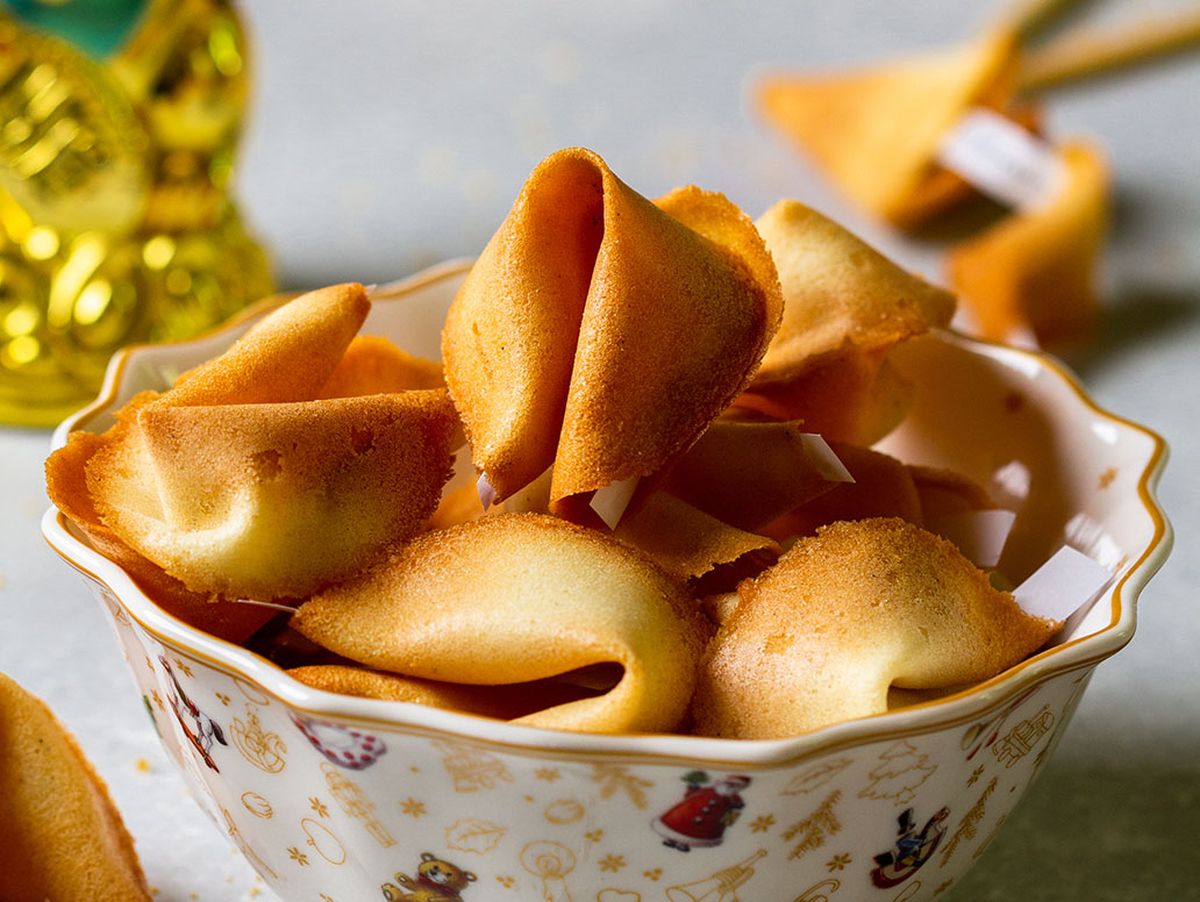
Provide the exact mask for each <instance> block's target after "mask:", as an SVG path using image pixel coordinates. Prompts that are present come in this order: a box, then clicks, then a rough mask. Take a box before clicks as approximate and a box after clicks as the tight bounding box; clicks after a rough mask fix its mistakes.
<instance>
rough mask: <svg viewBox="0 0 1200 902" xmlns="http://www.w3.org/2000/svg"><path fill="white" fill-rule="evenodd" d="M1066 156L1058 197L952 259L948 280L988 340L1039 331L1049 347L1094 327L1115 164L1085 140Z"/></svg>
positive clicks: (1070, 146)
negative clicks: (1110, 165) (1110, 171)
mask: <svg viewBox="0 0 1200 902" xmlns="http://www.w3.org/2000/svg"><path fill="white" fill-rule="evenodd" d="M1059 159H1060V160H1061V162H1062V164H1063V166H1062V168H1063V173H1064V180H1063V184H1062V185H1061V187H1060V188H1059V190H1058V191H1057V193H1056V194H1055V195H1054V196H1052V197H1051V198H1049V199H1048V200H1047V201H1046V202H1045V203H1044V204H1043V205H1041V206H1038V207H1034V208H1032V209H1029V210H1024V211H1021V212H1018V213H1015V214H1013V215H1012V216H1011V217H1009V218H1007V219H1005V220H1003V221H1002V222H1000V223H999V224H997V225H995V226H993V227H992V228H991V229H990V230H988V231H987V232H985V233H984V234H982V235H980V236H979V237H978V238H974V239H971V240H970V241H967V242H964V243H963V244H960V245H958V246H957V247H955V248H953V249H952V250H951V251H950V254H949V255H948V257H947V260H946V274H947V278H948V279H949V281H950V284H951V286H952V287H953V288H954V290H955V291H956V292H958V294H959V295H960V296H961V297H962V299H963V300H964V301H965V302H966V305H967V308H968V309H969V310H970V311H971V313H972V314H973V316H974V319H975V321H976V323H977V326H978V331H979V334H980V335H982V336H983V337H984V338H989V339H992V340H993V341H1011V340H1012V339H1013V338H1014V336H1020V335H1027V334H1028V333H1029V332H1030V331H1032V333H1033V334H1034V335H1035V336H1036V337H1037V339H1038V341H1039V342H1041V343H1043V344H1045V343H1052V342H1057V341H1065V340H1070V339H1078V338H1082V337H1084V336H1086V334H1087V333H1088V332H1089V331H1090V330H1091V328H1092V327H1093V325H1094V322H1095V318H1096V311H1097V309H1098V306H1099V305H1098V301H1097V294H1096V277H1097V269H1098V268H1099V259H1100V253H1101V250H1102V247H1103V243H1104V236H1105V233H1106V231H1107V227H1108V221H1109V218H1110V214H1109V178H1108V167H1107V166H1106V165H1105V162H1104V158H1103V156H1102V155H1101V153H1100V152H1099V150H1097V149H1096V148H1095V147H1094V146H1092V145H1089V144H1083V143H1074V144H1068V145H1066V146H1064V147H1063V148H1062V150H1061V151H1060V152H1059Z"/></svg>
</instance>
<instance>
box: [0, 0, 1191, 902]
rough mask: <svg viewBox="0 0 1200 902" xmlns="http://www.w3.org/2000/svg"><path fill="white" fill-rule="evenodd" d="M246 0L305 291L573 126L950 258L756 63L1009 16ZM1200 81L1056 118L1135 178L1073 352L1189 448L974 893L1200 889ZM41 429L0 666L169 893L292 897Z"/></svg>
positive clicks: (1126, 188)
mask: <svg viewBox="0 0 1200 902" xmlns="http://www.w3.org/2000/svg"><path fill="white" fill-rule="evenodd" d="M1188 5H1194V4H1184V3H1169V2H1144V0H1143V2H1133V0H1127V2H1116V0H1113V2H1108V3H1095V4H1092V5H1091V9H1090V10H1089V11H1088V15H1087V20H1088V21H1090V22H1103V23H1112V22H1119V21H1121V20H1122V19H1123V18H1128V17H1135V16H1139V15H1142V14H1144V13H1145V12H1146V11H1148V10H1150V9H1182V8H1184V7H1185V6H1188ZM243 6H245V7H247V9H246V13H247V18H248V21H249V24H250V27H251V28H252V30H253V32H254V38H255V47H256V51H257V53H256V57H255V65H256V69H257V77H258V85H257V97H256V102H255V109H254V118H253V121H252V123H251V125H250V127H249V129H248V132H247V135H246V140H245V143H244V152H243V155H242V161H241V166H240V176H239V181H240V185H241V189H240V194H241V197H242V201H243V208H244V211H245V213H246V216H247V218H248V219H249V220H250V222H251V223H252V224H253V226H254V227H255V228H257V230H258V231H259V232H260V234H261V235H263V236H264V237H265V238H266V239H267V241H268V242H269V243H270V244H271V245H272V246H273V248H274V250H275V255H276V260H277V264H278V269H279V273H280V276H281V279H282V281H283V282H284V283H285V284H288V285H290V286H295V287H304V286H311V285H317V284H320V283H328V282H332V281H336V280H342V279H358V280H361V281H364V282H371V281H382V280H386V279H391V278H395V277H398V276H401V275H404V274H406V273H409V272H412V271H414V270H416V269H418V268H420V267H422V266H424V265H427V264H429V263H431V262H434V261H436V260H439V259H442V258H445V257H451V256H458V255H465V254H471V253H474V252H476V251H477V250H478V249H479V248H480V247H481V246H482V244H483V242H484V241H485V240H486V239H487V237H488V235H489V234H490V233H491V231H492V230H493V229H494V228H495V226H496V225H497V224H498V222H499V220H500V219H501V218H502V217H503V215H504V213H505V212H506V210H507V208H508V206H509V204H510V203H511V201H512V198H513V197H514V196H515V194H516V192H517V190H518V189H519V186H520V184H521V182H522V181H523V179H524V178H525V176H526V175H527V174H528V172H529V170H530V169H531V168H532V167H533V166H534V165H535V164H536V163H537V161H538V160H539V159H541V158H542V157H543V156H544V155H546V154H547V153H549V152H550V151H552V150H554V149H557V148H558V147H561V146H565V145H570V144H585V145H587V146H590V147H592V148H593V149H595V150H597V151H598V152H600V153H601V154H602V155H604V156H605V157H606V158H607V160H608V161H609V163H610V164H611V165H612V167H613V169H614V170H615V171H616V172H617V173H618V174H619V175H620V176H621V177H622V178H623V179H624V180H625V181H627V182H628V183H629V184H631V185H632V186H634V187H635V188H637V189H638V190H640V191H642V192H643V193H645V194H648V195H654V194H657V193H660V192H662V191H665V190H667V189H669V188H670V187H672V186H674V185H677V184H682V183H686V182H695V183H697V184H700V185H702V186H704V187H706V188H712V189H716V190H721V191H724V192H725V193H726V194H728V195H729V196H730V198H732V199H733V200H734V201H735V202H737V203H738V204H740V205H742V206H743V207H744V208H745V209H747V210H748V211H749V212H750V213H751V214H754V215H757V213H759V212H761V211H762V210H763V209H764V208H765V207H766V206H767V205H768V204H770V203H771V202H772V201H774V200H775V199H777V198H778V197H780V196H784V195H792V196H796V197H800V198H802V199H804V200H806V201H808V202H809V203H812V204H814V205H815V206H817V207H819V208H821V209H823V210H825V211H827V212H829V213H831V214H832V215H834V216H835V217H836V218H838V219H840V220H842V221H843V222H845V223H846V224H847V225H849V226H850V227H851V228H853V229H855V230H856V231H859V232H860V233H862V234H864V235H865V236H867V237H868V238H869V239H870V240H871V241H873V242H875V243H876V244H878V245H879V246H881V247H882V248H884V249H886V250H887V251H888V252H890V253H892V254H893V255H894V256H896V257H897V258H898V259H900V260H901V261H903V262H905V263H906V264H908V265H909V266H911V267H913V268H916V269H919V270H921V271H923V272H925V273H926V274H927V275H929V276H931V277H935V278H936V277H937V275H938V268H937V259H938V252H937V249H936V248H935V247H931V246H927V245H920V244H914V243H911V242H905V241H903V240H901V239H900V238H898V237H897V236H896V235H894V234H891V233H888V232H886V231H884V230H882V229H880V228H879V227H877V226H876V225H874V224H872V223H869V222H866V221H864V220H863V219H862V218H861V217H859V216H857V215H855V214H854V213H853V211H851V210H849V209H848V208H846V207H845V206H844V205H843V204H842V203H841V202H840V201H839V200H838V198H837V197H836V196H834V195H833V194H832V193H831V192H830V191H829V190H828V189H827V188H826V187H825V186H823V185H822V184H821V183H820V182H819V180H818V178H817V176H816V175H815V174H814V172H813V171H812V170H811V169H810V168H809V167H808V166H807V164H806V163H805V162H804V161H803V160H802V159H800V158H798V157H797V156H795V155H794V154H793V153H792V152H791V151H790V150H789V149H788V148H787V147H786V146H784V144H783V143H782V142H781V141H780V140H778V139H777V138H776V137H775V136H773V135H772V134H769V133H768V132H767V131H766V130H765V129H764V128H763V127H762V126H761V125H760V124H759V123H758V122H757V121H756V120H755V119H754V117H753V115H752V114H751V113H750V112H749V111H748V108H747V84H748V82H747V79H748V77H749V76H750V74H751V73H754V72H756V71H760V70H762V69H763V68H765V67H768V66H776V67H781V68H786V67H792V68H816V67H821V66H827V65H835V64H851V63H856V62H865V61H870V60H876V59H881V58H884V57H887V56H894V55H896V54H899V53H902V52H915V51H920V50H922V49H926V48H934V47H938V46H941V45H945V44H947V43H950V42H953V41H955V40H957V39H960V38H962V37H964V36H967V35H969V34H971V33H973V32H974V31H976V30H977V29H979V28H981V27H983V26H984V25H986V23H987V22H989V21H990V20H991V19H992V18H994V17H995V16H996V15H998V13H999V12H1000V11H1001V10H1002V8H1003V7H1002V4H1000V3H999V2H996V0H989V2H986V3H983V2H980V3H964V2H954V0H837V2H834V0H827V2H816V0H803V2H802V0H795V2H782V0H770V2H759V3H736V2H732V0H724V2H718V0H712V2H691V3H688V2H684V0H609V2H606V3H603V4H578V3H576V4H569V3H563V2H558V3H555V2H551V0H535V2H524V3H519V4H517V3H496V2H478V0H473V2H460V3H437V4H429V3H415V2H407V0H406V2H400V0H393V2H388V0H343V2H339V3H316V2H311V0H310V2H306V3H299V2H296V0H255V2H254V4H253V5H252V6H251V4H249V3H243ZM1198 97H1200V54H1198V55H1195V56H1193V57H1191V58H1187V59H1182V60H1176V61H1173V62H1170V63H1166V64H1163V65H1160V66H1155V67H1153V68H1147V69H1144V70H1140V71H1138V72H1136V73H1132V74H1129V75H1126V76H1122V77H1119V78H1113V79H1108V80H1104V81H1100V82H1095V83H1092V84H1089V85H1085V86H1081V87H1078V88H1073V89H1068V90H1062V91H1060V92H1057V93H1055V94H1053V95H1052V96H1051V97H1050V98H1049V102H1048V124H1049V128H1050V130H1051V132H1052V133H1053V134H1054V135H1056V136H1059V137H1065V136H1070V135H1076V134H1086V135H1090V136H1092V137H1094V138H1095V139H1096V140H1098V141H1099V142H1100V143H1101V144H1102V145H1103V146H1104V147H1105V149H1106V150H1107V152H1108V154H1109V156H1110V160H1111V163H1112V167H1113V170H1114V173H1115V179H1116V185H1117V208H1118V218H1117V222H1116V227H1115V230H1114V234H1113V236H1112V242H1111V248H1110V253H1109V255H1108V260H1107V264H1106V272H1105V284H1106V304H1107V307H1108V309H1107V310H1106V316H1107V319H1106V326H1105V329H1104V333H1103V335H1102V337H1101V340H1100V342H1099V343H1098V344H1097V345H1096V346H1094V347H1093V348H1091V349H1089V350H1088V351H1087V352H1086V353H1076V354H1074V355H1072V356H1071V357H1070V362H1071V363H1072V364H1073V365H1075V367H1076V368H1077V369H1078V371H1079V372H1080V374H1081V376H1082V377H1083V378H1084V380H1085V382H1086V383H1087V385H1088V386H1089V388H1090V390H1091V391H1092V393H1093V394H1094V396H1095V397H1096V398H1097V400H1098V401H1099V402H1100V403H1101V404H1102V405H1104V406H1106V407H1109V408H1111V409H1113V410H1115V411H1117V412H1119V413H1122V414H1125V415H1127V416H1130V417H1132V418H1134V419H1137V420H1139V421H1141V422H1143V423H1145V424H1147V425H1148V426H1150V427H1152V428H1154V429H1156V430H1158V431H1159V432H1161V433H1162V434H1163V435H1165V437H1166V438H1167V440H1168V441H1169V443H1170V444H1171V446H1172V461H1171V463H1170V464H1169V466H1168V470H1167V474H1166V477H1165V479H1164V480H1163V483H1162V487H1161V497H1162V500H1163V503H1164V505H1165V506H1166V508H1167V511H1168V513H1169V515H1170V516H1171V518H1172V519H1173V521H1174V523H1175V526H1176V529H1177V531H1178V540H1177V546H1176V551H1175V553H1174V555H1173V557H1172V559H1171V560H1170V561H1169V563H1168V564H1167V567H1166V568H1165V569H1164V571H1163V572H1162V573H1161V574H1160V575H1159V576H1158V577H1157V578H1156V579H1155V580H1154V582H1153V583H1151V585H1150V587H1149V589H1148V590H1147V592H1146V593H1145V594H1144V596H1143V599H1142V605H1141V623H1140V626H1139V629H1138V634H1137V635H1136V637H1135V638H1134V641H1133V642H1132V644H1131V645H1130V646H1129V647H1128V648H1127V649H1125V650H1124V651H1122V652H1121V653H1120V654H1119V655H1118V656H1117V657H1115V658H1114V659H1113V660H1111V661H1109V662H1106V663H1105V664H1104V665H1103V666H1101V667H1100V669H1099V670H1098V671H1097V673H1096V676H1095V678H1094V679H1093V681H1092V684H1091V687H1090V688H1089V690H1088V692H1087V694H1086V695H1085V696H1084V699H1083V702H1082V705H1081V707H1080V709H1079V712H1078V714H1077V715H1076V718H1075V720H1074V722H1073V723H1072V725H1071V727H1070V729H1069V730H1068V732H1067V735H1066V737H1065V739H1064V741H1063V743H1062V745H1061V747H1060V748H1059V750H1058V752H1057V754H1056V755H1055V757H1054V758H1053V760H1052V761H1051V762H1050V764H1049V765H1048V766H1047V767H1046V768H1045V770H1044V772H1043V774H1042V776H1041V777H1040V779H1039V781H1038V783H1037V784H1036V785H1035V787H1034V788H1033V790H1032V791H1031V793H1030V794H1029V796H1028V797H1027V798H1026V799H1025V801H1023V802H1022V803H1021V805H1020V807H1019V809H1018V810H1017V812H1016V814H1015V815H1014V816H1013V817H1012V818H1011V819H1010V821H1009V823H1008V825H1007V827H1006V828H1005V830H1004V831H1002V833H1001V835H1000V837H999V839H998V840H997V841H996V842H995V843H994V845H993V846H992V847H991V849H990V850H989V851H988V853H987V855H986V856H985V857H984V858H983V859H982V860H981V861H980V863H979V864H978V866H977V867H976V869H975V870H974V871H973V872H972V873H971V875H970V876H969V877H968V878H967V879H966V880H964V881H963V882H962V883H961V884H960V885H959V886H958V887H956V888H955V890H954V891H953V892H952V893H951V894H950V897H952V898H953V899H955V900H959V902H962V900H985V902H986V900H1000V899H1014V898H1015V899H1024V900H1031V902H1038V900H1046V902H1060V900H1076V899H1079V900H1083V899H1087V900H1129V899H1163V900H1186V899H1200V891H1198V890H1197V888H1196V881H1197V879H1198V878H1197V872H1198V871H1200V867H1198V866H1200V852H1198V851H1197V845H1196V841H1197V838H1200V653H1198V652H1200V617H1198V616H1197V612H1196V607H1195V605H1196V600H1195V594H1196V589H1197V585H1198V584H1200V572H1198V568H1197V564H1196V559H1195V555H1194V553H1193V547H1194V542H1195V538H1194V537H1195V535H1196V534H1197V528H1198V527H1200V496H1198V494H1197V491H1196V479H1195V476H1194V474H1195V472H1196V471H1197V469H1198V467H1200V423H1198V419H1200V416H1198V415H1200V386H1198V383H1200V350H1198V349H1200V102H1198ZM47 449H48V436H47V434H46V433H39V432H22V431H17V430H10V431H7V432H0V668H2V669H4V670H6V671H7V672H9V673H11V674H12V675H13V676H14V677H15V678H16V679H17V680H18V681H20V682H22V683H23V684H24V685H26V686H27V687H28V688H30V689H31V690H33V691H35V692H36V693H38V694H40V695H41V696H43V697H44V698H46V700H47V701H48V702H49V703H50V704H51V706H52V707H54V709H55V710H56V711H57V712H58V713H59V715H60V716H61V717H62V718H63V719H64V720H65V721H66V722H67V724H68V725H69V726H70V728H71V729H72V730H73V731H74V732H75V733H76V735H77V736H78V737H79V739H80V740H81V742H82V743H83V745H84V748H85V749H86V751H87V753H88V754H89V756H90V757H91V758H92V760H93V762H94V763H95V764H96V766H97V768H98V769H99V770H100V772H101V773H102V774H103V775H104V777H105V778H106V779H107V780H108V781H109V783H110V785H111V788H112V791H113V794H114V796H115V797H116V800H117V802H118V804H119V806H120V807H121V809H122V811H123V813H124V815H125V818H126V820H127V822H128V823H129V826H130V828H131V830H132V832H133V833H134V834H135V837H136V839H137V842H138V849H139V852H140V854H141V857H142V860H143V863H144V865H145V867H146V870H147V872H148V874H149V877H150V880H151V883H152V884H154V885H155V886H156V887H158V888H159V890H160V894H159V897H158V898H160V899H165V900H177V899H178V900H187V899H192V898H199V899H243V898H259V899H264V898H270V897H271V894H270V893H269V891H266V890H265V889H263V888H262V884H261V882H258V881H256V878H255V877H254V875H253V873H252V872H251V871H250V869H249V868H248V866H247V865H245V864H244V863H243V862H242V861H241V860H240V858H239V857H238V856H237V855H236V853H234V852H233V851H232V850H231V849H230V847H229V846H228V844H227V843H226V842H225V840H224V838H223V837H222V835H221V834H220V833H219V832H218V831H217V830H216V829H215V828H214V827H213V826H212V825H211V824H210V823H209V822H208V821H207V820H206V819H205V818H204V817H203V815H202V814H201V812H200V809H199V808H198V807H197V806H196V805H195V804H194V803H193V802H192V801H191V800H190V799H189V798H187V796H186V792H185V790H184V788H183V784H182V782H181V781H180V780H179V779H178V778H177V777H176V775H175V774H174V772H173V771H172V770H171V768H170V765H169V763H168V762H167V760H166V758H165V757H164V756H163V754H162V753H161V752H160V751H159V748H158V745H157V742H156V740H155V737H154V734H153V731H152V729H151V727H150V725H149V721H148V720H147V718H146V717H145V714H144V712H143V711H142V710H141V702H140V700H139V699H138V696H137V694H136V693H135V692H133V691H132V688H131V685H130V680H129V677H128V676H127V674H126V673H125V672H124V669H123V664H122V663H121V661H120V657H119V654H118V651H117V646H116V643H115V642H114V641H113V639H112V636H111V635H110V633H109V630H108V627H107V626H106V625H105V624H104V622H103V621H102V619H101V616H100V613H99V611H98V609H97V607H96V605H95V604H94V603H93V602H92V601H91V600H90V599H89V597H88V596H87V594H86V592H85V591H84V589H83V587H82V586H81V584H80V581H79V579H78V577H76V576H75V575H74V574H72V573H71V572H70V571H68V569H67V568H66V567H65V566H64V565H62V564H61V563H60V562H58V561H57V559H55V558H53V557H52V555H51V554H50V552H49V551H48V550H47V549H46V548H45V547H44V546H43V544H42V542H41V539H40V537H39V535H38V533H37V520H38V517H39V516H40V514H41V512H42V511H43V510H44V507H45V503H46V502H45V499H44V495H43V492H42V487H41V486H42V483H41V460H42V458H43V457H44V455H45V453H46V451H47ZM139 759H144V762H145V765H146V766H145V767H142V768H139V767H138V761H139ZM255 893H260V894H259V895H257V896H256V895H255ZM193 894H194V895H193ZM943 898H946V897H943ZM756 902H757V900H756ZM761 902H776V900H761Z"/></svg>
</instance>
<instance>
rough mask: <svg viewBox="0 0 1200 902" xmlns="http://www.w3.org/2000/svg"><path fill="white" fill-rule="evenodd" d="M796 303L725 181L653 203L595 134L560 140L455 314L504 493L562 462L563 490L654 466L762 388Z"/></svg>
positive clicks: (489, 460)
mask: <svg viewBox="0 0 1200 902" xmlns="http://www.w3.org/2000/svg"><path fill="white" fill-rule="evenodd" d="M780 309H781V299H780V290H779V284H778V279H777V277H776V275H775V268H774V265H773V264H772V262H771V259H770V256H769V254H768V253H767V251H766V248H765V247H764V246H763V243H762V239H761V238H760V237H759V236H758V234H757V232H756V231H755V229H754V227H753V224H752V223H751V222H750V221H749V219H748V218H747V217H746V216H745V215H744V214H743V213H742V212H741V211H740V210H738V209H737V208H736V207H735V206H734V205H733V204H731V203H729V201H727V200H726V199H725V198H724V197H722V196H721V195H718V194H711V193H707V192H703V191H700V190H699V189H696V188H683V189H679V190H677V191H675V192H672V193H671V194H669V195H667V196H666V197H664V198H661V199H659V200H658V201H657V202H655V203H651V202H650V201H649V200H647V199H646V198H644V197H642V196H641V195H639V194H637V193H636V192H634V191H633V190H632V189H630V188H629V187H628V186H626V185H625V184H624V183H623V182H621V181H620V179H618V178H617V177H616V176H615V175H613V173H612V172H611V171H610V170H609V168H608V166H607V165H605V163H604V161H603V160H602V159H600V157H598V156H597V155H596V154H594V153H592V152H590V151H587V150H584V149H581V148H573V149H568V150H563V151H559V152H558V153H555V154H553V155H551V156H550V157H548V158H547V159H546V160H544V161H543V162H542V163H541V164H540V165H539V166H538V167H537V168H536V169H535V170H534V171H533V173H532V174H531V175H530V177H529V179H528V181H526V183H525V185H524V187H523V188H522V190H521V193H520V196H519V197H518V198H517V200H516V203H515V204H514V206H513V208H512V211H511V212H510V213H509V215H508V217H507V218H506V219H505V221H504V223H503V224H502V225H501V226H500V229H499V231H497V232H496V234H495V235H494V236H493V237H492V239H491V240H490V241H489V242H488V245H487V247H486V248H485V249H484V251H483V254H482V255H481V256H480V258H479V260H478V261H477V262H476V264H475V266H474V267H473V268H472V270H471V272H470V274H469V275H468V277H467V279H466V282H465V283H464V284H463V286H462V288H461V289H460V290H459V292H458V295H457V296H456V297H455V299H454V303H453V305H452V306H451V308H450V312H449V314H448V316H447V319H446V325H445V329H444V331H443V338H442V353H443V359H444V365H445V372H446V384H447V386H448V387H449V390H450V394H451V396H452V397H453V398H454V401H455V405H456V406H457V408H458V411H459V414H460V416H461V417H462V420H463V425H464V427H465V429H466V433H467V437H468V439H469V441H470V443H471V448H472V455H473V459H474V462H475V466H476V467H477V468H478V469H479V470H480V471H482V473H483V474H485V476H486V478H487V480H488V482H489V483H490V484H491V486H492V487H493V488H494V489H495V492H496V495H497V497H498V498H499V499H501V500H502V499H504V498H506V497H507V496H509V495H511V494H512V493H514V492H516V491H517V490H519V489H521V488H522V487H523V486H525V485H527V484H528V483H530V482H532V481H533V480H534V479H535V478H537V477H538V476H539V475H540V474H542V473H543V472H545V471H546V470H547V469H548V468H549V467H550V466H551V465H552V464H553V466H554V472H553V481H552V486H551V501H552V502H555V503H557V502H559V501H562V500H563V499H565V498H568V497H570V496H575V495H579V494H582V493H585V492H590V491H594V490H596V489H600V488H603V487H604V486H607V485H609V484H611V483H614V482H618V481H621V480H625V479H629V478H631V477H635V476H646V475H649V474H651V473H654V472H655V471H656V470H658V469H659V468H660V467H662V466H663V464H664V463H666V462H667V461H668V460H669V459H670V458H671V457H672V455H674V454H676V453H678V452H679V451H681V450H683V449H684V448H686V447H687V446H688V445H689V444H691V442H693V441H694V440H695V439H696V438H697V436H699V435H700V433H701V432H703V430H704V428H705V426H707V424H708V423H709V422H710V421H711V420H712V419H713V418H714V417H716V416H717V414H718V413H720V411H721V410H723V409H724V408H725V407H726V406H727V405H728V404H729V402H730V401H732V400H733V398H734V397H736V396H737V394H738V393H739V392H740V391H741V390H742V388H744V387H745V385H746V384H747V382H748V381H749V379H750V377H751V375H752V374H753V372H754V369H755V368H756V367H757V365H758V362H759V360H760V359H761V357H762V354H763V352H764V351H765V349H766V346H767V343H768V342H769V341H770V338H771V335H772V334H774V331H775V329H776V327H777V326H778V322H779V317H780ZM681 349H686V353H684V352H682V351H681Z"/></svg>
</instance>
